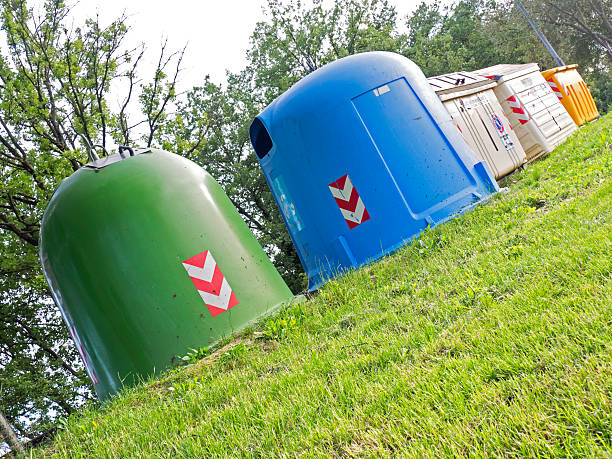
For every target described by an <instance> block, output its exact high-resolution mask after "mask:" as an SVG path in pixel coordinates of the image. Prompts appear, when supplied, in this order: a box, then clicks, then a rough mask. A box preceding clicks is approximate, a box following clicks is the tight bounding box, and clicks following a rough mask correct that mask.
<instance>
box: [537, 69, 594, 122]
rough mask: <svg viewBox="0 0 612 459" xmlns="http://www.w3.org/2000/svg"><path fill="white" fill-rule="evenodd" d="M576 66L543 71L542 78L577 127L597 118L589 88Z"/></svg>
mask: <svg viewBox="0 0 612 459" xmlns="http://www.w3.org/2000/svg"><path fill="white" fill-rule="evenodd" d="M577 68H578V64H573V65H564V66H563V67H556V68H554V69H550V70H545V71H544V72H542V76H543V77H544V79H545V80H546V81H547V82H548V84H549V85H550V88H551V89H552V90H553V92H554V93H555V94H556V95H557V97H558V98H559V101H560V102H561V103H562V104H563V106H564V107H565V109H566V110H567V112H568V113H569V115H570V116H571V117H572V119H573V120H574V122H575V123H576V124H577V125H578V126H582V125H583V124H585V123H586V122H587V121H593V120H594V119H596V118H598V117H599V112H598V111H597V106H596V105H595V101H594V100H593V97H592V96H591V93H590V92H589V88H588V87H587V85H586V83H585V82H584V80H583V79H582V77H581V76H580V74H579V73H578V70H577Z"/></svg>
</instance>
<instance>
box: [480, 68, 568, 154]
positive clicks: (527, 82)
mask: <svg viewBox="0 0 612 459" xmlns="http://www.w3.org/2000/svg"><path fill="white" fill-rule="evenodd" d="M474 73H477V74H479V75H482V76H484V77H487V78H490V79H492V80H494V81H496V82H497V86H496V87H495V90H494V92H495V95H496V96H497V100H498V101H499V103H500V105H501V106H502V108H503V110H504V113H505V114H506V117H507V118H508V120H510V123H511V126H512V128H513V129H514V131H515V132H516V135H517V136H518V139H519V142H520V143H521V145H522V146H523V150H525V154H526V155H527V162H532V161H535V160H536V159H538V158H540V157H542V156H544V155H547V154H548V153H550V152H551V151H553V150H554V149H555V147H556V146H557V145H559V144H561V143H562V142H563V141H564V140H565V139H566V138H567V137H569V136H570V135H572V134H573V133H574V132H576V130H577V126H576V123H574V121H573V120H572V118H571V117H570V116H569V114H568V113H567V110H565V108H564V107H563V105H561V103H560V102H559V99H558V98H557V96H555V94H554V93H553V92H552V90H551V89H550V86H549V85H548V83H547V82H546V80H545V79H544V77H543V76H542V74H541V73H540V68H539V67H538V64H499V65H495V66H493V67H488V68H486V69H482V70H478V71H476V72H474Z"/></svg>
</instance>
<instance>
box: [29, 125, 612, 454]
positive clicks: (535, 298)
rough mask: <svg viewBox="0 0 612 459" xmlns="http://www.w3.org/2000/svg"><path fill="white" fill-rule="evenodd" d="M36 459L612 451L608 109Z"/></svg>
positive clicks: (64, 434)
mask: <svg viewBox="0 0 612 459" xmlns="http://www.w3.org/2000/svg"><path fill="white" fill-rule="evenodd" d="M505 186H507V187H508V190H507V192H504V193H499V194H498V195H497V196H496V197H495V198H494V199H492V200H491V201H490V202H489V203H487V204H486V205H483V206H480V207H478V208H477V209H476V210H474V211H473V212H471V213H469V214H466V215H465V216H463V217H461V218H459V219H457V220H454V221H452V222H449V223H446V224H443V225H441V226H440V227H437V228H434V229H432V230H429V231H427V232H426V233H425V234H423V235H422V236H421V237H420V238H419V239H417V240H415V241H414V242H413V243H412V244H411V245H410V246H409V247H406V248H405V249H403V250H401V251H400V252H398V253H397V254H395V255H394V256H391V257H387V258H385V259H383V260H382V261H380V262H378V263H376V264H373V265H371V266H368V267H366V268H364V269H360V270H357V271H354V272H351V273H349V274H347V275H346V276H344V277H343V278H341V279H339V280H336V281H333V282H330V283H329V284H327V285H326V286H325V287H324V288H322V289H321V290H320V292H319V294H318V295H316V296H315V297H314V298H312V299H310V300H309V301H307V302H304V303H301V304H299V305H295V306H291V307H290V308H288V309H286V310H284V311H283V312H281V313H280V314H279V315H277V316H276V317H274V318H272V319H269V320H268V321H267V322H266V323H264V324H262V326H261V328H259V329H256V330H250V331H247V332H246V333H243V334H242V335H240V336H239V337H238V338H237V339H235V340H234V341H232V342H230V343H229V344H228V345H227V346H226V347H225V348H223V349H222V350H221V351H219V352H217V353H216V354H214V355H212V356H209V357H207V358H205V359H203V360H200V361H199V362H197V363H195V364H193V365H190V366H187V367H185V368H181V369H179V370H176V371H173V372H170V373H168V374H167V375H165V376H163V377H161V378H160V379H157V380H153V381H149V382H147V383H145V384H143V385H142V386H140V387H138V388H135V389H129V390H126V391H125V392H124V393H122V394H121V395H120V396H118V397H116V398H115V399H113V400H112V401H111V402H110V403H108V404H107V405H105V406H104V407H103V408H101V409H91V410H85V411H84V412H83V413H81V414H80V415H79V416H77V417H73V418H71V419H70V420H69V421H68V422H67V423H66V424H65V425H64V426H63V429H62V430H61V431H60V433H59V434H58V435H57V438H56V440H55V441H54V443H53V444H51V445H48V446H47V447H46V448H44V449H39V450H35V451H34V452H33V453H32V454H34V455H47V454H57V455H59V456H75V455H76V456H78V455H82V456H88V457H107V456H110V457H126V456H143V457H149V456H186V457H208V456H297V455H306V456H345V455H346V456H352V455H355V456H387V455H399V456H428V457H439V456H468V455H470V456H473V455H475V456H481V455H482V456H488V455H507V456H523V455H527V456H586V455H588V456H606V455H610V454H612V261H611V253H612V115H608V116H606V117H603V118H601V119H600V120H598V121H597V122H595V123H593V124H591V125H589V126H587V127H585V128H583V129H581V130H580V131H579V132H578V133H577V134H576V135H574V136H573V137H572V138H571V139H569V140H568V141H567V142H566V143H565V144H563V145H562V146H561V147H559V148H558V149H557V150H556V151H555V152H554V153H553V154H551V155H550V156H549V157H548V158H546V159H544V160H542V161H540V162H538V163H537V164H534V165H530V166H528V167H527V168H526V170H525V171H522V172H518V173H517V174H514V175H513V176H512V177H511V178H510V179H509V180H508V182H507V183H506V184H505Z"/></svg>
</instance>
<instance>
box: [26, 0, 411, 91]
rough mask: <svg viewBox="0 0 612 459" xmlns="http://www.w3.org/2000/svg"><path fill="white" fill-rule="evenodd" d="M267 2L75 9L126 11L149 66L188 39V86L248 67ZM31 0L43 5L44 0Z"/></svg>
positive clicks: (88, 0)
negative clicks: (247, 56) (165, 41)
mask: <svg viewBox="0 0 612 459" xmlns="http://www.w3.org/2000/svg"><path fill="white" fill-rule="evenodd" d="M332 1H333V0H328V1H327V3H331V2H332ZM75 3H76V0H72V1H71V0H67V4H75ZM266 3H267V1H266V0H200V1H197V0H174V1H171V2H169V1H167V0H166V1H160V0H148V1H147V0H131V1H125V0H80V1H79V2H78V3H76V5H75V6H74V8H73V11H72V13H73V17H74V20H75V24H80V23H82V22H83V21H84V19H85V18H87V17H93V16H95V15H96V13H99V15H100V19H101V22H102V24H107V23H108V22H110V21H112V20H113V19H115V18H117V17H119V16H120V15H121V14H122V13H123V12H125V13H126V14H127V15H128V17H129V20H128V23H129V24H130V26H131V27H132V30H131V31H130V33H129V35H128V37H129V39H130V42H129V43H130V44H132V43H133V44H136V43H138V42H144V43H146V45H147V48H148V51H147V53H146V55H145V58H146V60H147V61H148V62H149V65H151V62H153V61H155V59H156V57H157V53H158V51H159V46H160V44H161V41H162V38H163V37H167V38H168V45H169V46H168V48H169V49H173V50H176V49H179V48H182V46H184V45H185V44H187V52H186V54H185V59H184V61H183V68H184V71H183V73H182V76H181V84H180V87H181V88H182V89H188V88H190V87H192V86H193V85H197V84H199V83H201V82H202V81H203V79H204V75H206V74H209V75H210V76H211V78H212V80H213V82H215V83H223V82H224V81H225V70H226V69H229V70H231V71H233V72H237V71H239V70H241V69H242V68H243V67H244V65H245V64H246V59H245V52H246V50H247V49H248V48H249V37H250V35H251V33H252V31H253V29H254V27H255V24H256V22H258V21H260V20H262V19H264V16H263V13H262V7H263V6H264V5H265V4H266ZM306 3H307V2H306ZM390 3H391V4H393V5H395V7H396V9H397V12H398V13H399V18H403V16H405V15H406V14H407V13H409V12H410V11H412V10H413V9H414V8H415V7H416V6H417V5H418V4H419V3H420V0H391V1H390ZM31 4H37V5H38V4H42V0H34V1H32V3H31ZM149 65H147V67H149ZM143 76H144V75H143Z"/></svg>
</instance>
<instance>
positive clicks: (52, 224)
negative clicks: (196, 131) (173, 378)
mask: <svg viewBox="0 0 612 459" xmlns="http://www.w3.org/2000/svg"><path fill="white" fill-rule="evenodd" d="M110 158H111V159H112V157H110ZM115 159H116V158H115ZM104 160H106V158H104V159H103V160H100V161H101V162H103V161H104ZM40 256H41V261H42V265H43V270H44V273H45V276H46V278H47V281H48V282H49V285H50V287H51V291H52V294H53V296H54V299H55V301H56V303H57V305H58V307H59V308H60V310H61V312H62V315H63V316H64V319H65V320H66V323H67V325H68V328H69V329H70V332H71V334H72V336H73V338H74V340H75V342H76V344H77V347H78V348H79V351H80V352H81V357H82V358H83V360H84V362H85V365H86V367H87V370H88V372H89V375H90V377H91V378H92V380H93V381H94V387H95V390H96V392H97V394H98V396H99V397H100V398H101V399H106V398H107V397H108V396H109V395H111V394H113V393H115V392H117V391H118V390H120V389H121V387H122V386H123V385H124V384H125V385H132V384H134V383H135V382H137V381H138V380H139V379H140V378H144V377H147V376H149V375H151V374H153V373H154V372H158V373H159V372H160V371H162V370H164V369H165V368H166V367H168V366H169V365H171V364H172V363H173V362H174V361H175V359H176V358H177V356H180V355H184V354H186V353H187V351H188V349H189V348H190V347H191V348H199V347H202V346H209V345H211V344H213V343H215V342H216V341H218V340H219V339H221V338H223V337H225V336H228V335H229V334H231V333H233V332H235V331H237V330H240V329H241V328H243V327H245V326H246V325H247V324H249V323H250V322H252V321H254V320H256V319H258V318H259V317H261V316H262V315H264V314H266V313H268V312H270V311H272V310H273V309H274V308H275V307H276V306H277V305H279V304H280V303H282V302H284V301H288V300H290V299H291V298H292V294H291V292H290V291H289V289H288V288H287V286H286V285H285V283H284V281H283V280H282V279H281V277H280V275H279V274H278V273H277V271H276V269H275V268H274V267H273V265H272V264H271V263H270V261H269V260H268V258H267V256H266V254H265V253H264V252H263V250H262V249H261V247H260V246H259V244H258V242H257V240H256V239H255V238H254V236H253V235H252V234H251V232H250V231H249V229H248V227H247V225H246V224H245V223H244V221H243V220H242V218H241V217H240V216H239V214H238V212H237V211H236V209H235V208H234V207H233V205H232V203H231V202H230V200H229V199H228V198H227V196H226V195H225V193H224V192H223V190H222V189H221V187H220V186H219V185H218V184H217V183H216V182H215V180H214V179H213V178H212V177H211V176H210V175H209V174H208V173H207V172H205V171H204V170H203V169H201V168H200V167H198V166H197V165H196V164H194V163H192V162H191V161H189V160H187V159H184V158H182V157H180V156H177V155H174V154H171V153H167V152H165V151H161V150H149V151H148V152H143V153H141V154H137V155H135V156H133V157H127V158H126V159H123V160H121V161H115V162H113V163H111V164H108V165H106V166H102V167H100V168H90V167H88V166H85V167H83V168H81V169H80V170H78V171H77V172H75V173H74V174H73V175H72V176H70V177H69V178H67V179H66V180H64V181H63V182H62V183H61V185H60V186H59V187H58V189H57V190H56V192H55V194H54V195H53V197H52V199H51V201H50V202H49V205H48V207H47V209H46V211H45V214H44V217H43V221H42V227H41V236H40Z"/></svg>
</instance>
